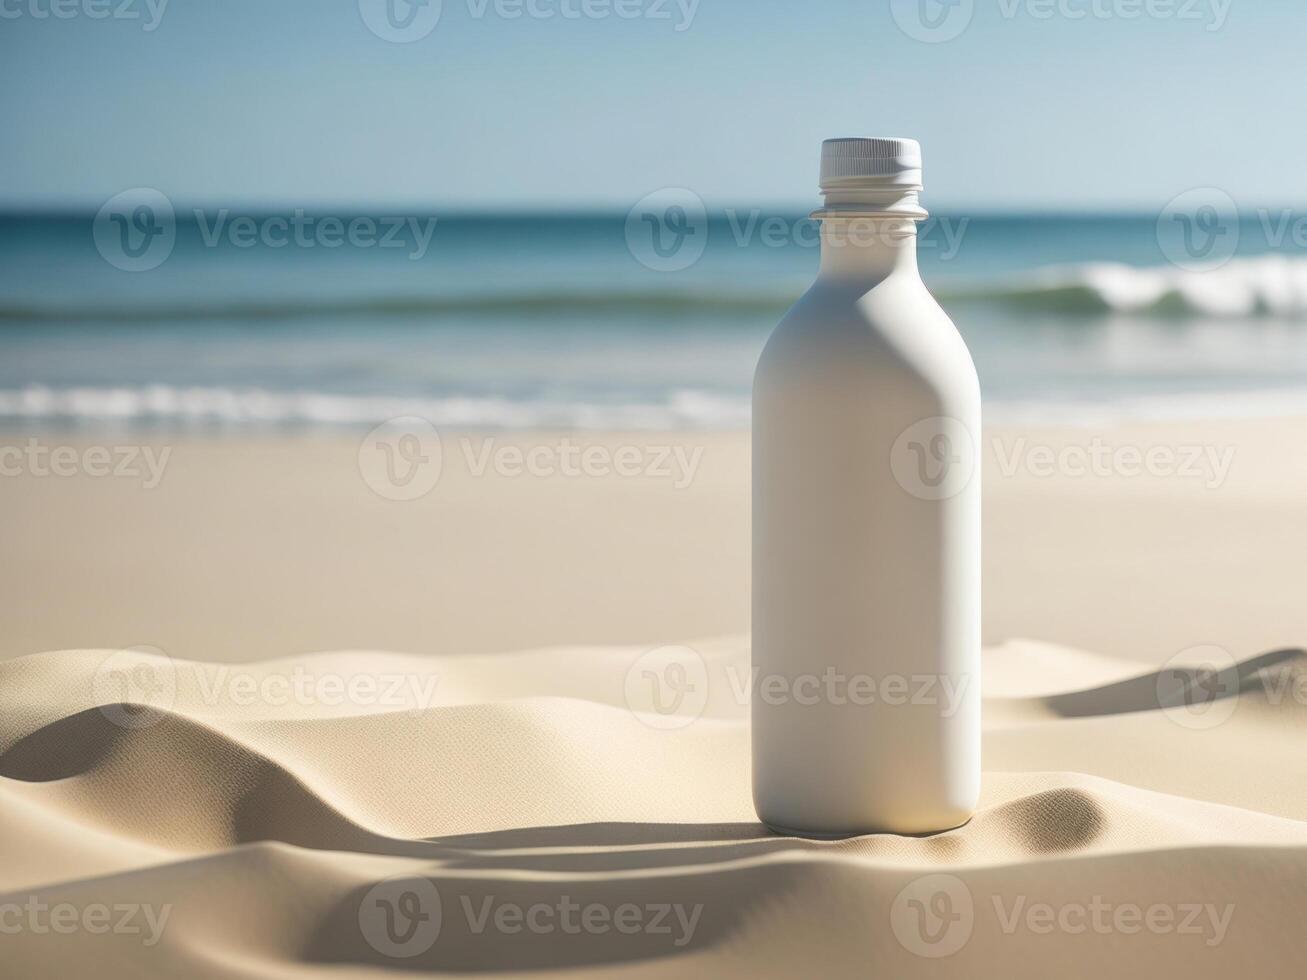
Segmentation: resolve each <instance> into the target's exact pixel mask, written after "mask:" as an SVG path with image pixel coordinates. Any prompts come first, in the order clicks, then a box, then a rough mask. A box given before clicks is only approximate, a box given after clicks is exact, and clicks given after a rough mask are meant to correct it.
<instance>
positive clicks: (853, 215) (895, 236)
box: [812, 186, 927, 281]
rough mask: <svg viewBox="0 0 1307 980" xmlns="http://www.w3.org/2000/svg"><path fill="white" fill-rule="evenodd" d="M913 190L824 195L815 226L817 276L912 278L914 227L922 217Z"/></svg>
mask: <svg viewBox="0 0 1307 980" xmlns="http://www.w3.org/2000/svg"><path fill="white" fill-rule="evenodd" d="M917 193H918V192H917V188H915V187H912V188H899V187H884V186H876V187H866V186H859V187H848V188H841V189H838V190H837V189H827V190H826V191H825V198H826V204H825V207H823V208H821V209H819V210H817V211H814V212H813V213H812V217H813V218H815V219H817V220H818V221H820V222H821V275H822V276H824V277H826V278H836V279H854V280H862V281H866V280H880V279H883V278H885V277H886V276H888V275H890V274H891V273H896V272H897V273H901V274H907V275H914V276H915V275H918V274H919V273H918V271H917V222H918V221H921V220H922V219H924V218H925V217H926V216H927V215H926V211H925V209H924V208H922V206H921V204H920V203H919V202H918V199H917Z"/></svg>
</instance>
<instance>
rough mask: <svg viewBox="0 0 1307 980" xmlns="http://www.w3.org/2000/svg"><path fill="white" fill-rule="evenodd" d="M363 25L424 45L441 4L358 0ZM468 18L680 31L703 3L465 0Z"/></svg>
mask: <svg viewBox="0 0 1307 980" xmlns="http://www.w3.org/2000/svg"><path fill="white" fill-rule="evenodd" d="M358 6H359V15H360V16H361V17H362V18H363V23H364V24H365V25H367V28H368V30H370V31H371V32H372V33H373V34H375V35H376V36H377V37H379V38H381V39H382V40H383V41H389V42H391V43H392V44H411V43H413V42H414V41H420V40H422V39H423V38H424V37H426V36H428V35H429V34H430V33H431V32H432V31H434V30H435V29H436V25H437V24H439V23H440V17H441V14H442V12H443V9H444V4H443V2H442V0H358ZM464 6H465V7H466V11H465V12H466V15H467V17H468V18H469V19H470V20H474V21H480V20H484V19H485V18H486V17H496V18H498V19H500V20H507V21H516V20H537V21H552V20H561V21H577V20H609V19H615V20H625V21H633V20H643V21H653V22H669V23H671V24H672V30H673V31H675V32H676V33H678V34H679V33H681V32H682V31H686V30H688V29H689V28H690V25H691V24H692V23H694V16H695V14H696V13H697V11H698V9H699V0H465V4H464Z"/></svg>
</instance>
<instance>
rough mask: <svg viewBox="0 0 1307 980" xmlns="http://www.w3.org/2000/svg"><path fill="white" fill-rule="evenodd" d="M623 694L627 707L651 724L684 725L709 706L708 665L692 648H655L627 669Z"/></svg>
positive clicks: (662, 725) (670, 727)
mask: <svg viewBox="0 0 1307 980" xmlns="http://www.w3.org/2000/svg"><path fill="white" fill-rule="evenodd" d="M623 694H624V696H625V698H626V706H627V707H628V708H629V709H630V710H631V712H632V713H633V714H634V715H635V716H636V717H637V718H639V719H640V720H641V721H643V722H644V723H645V724H646V725H648V726H649V727H651V728H658V729H663V730H668V729H675V728H684V727H685V726H687V725H690V724H693V723H694V722H695V721H696V720H697V719H698V718H699V716H700V715H702V714H703V711H704V708H706V707H707V706H708V664H707V663H706V662H705V661H704V659H703V656H702V654H700V653H699V651H698V650H695V649H694V648H693V647H687V646H663V647H656V648H655V649H653V650H648V651H646V652H645V653H643V654H641V655H640V656H639V657H638V658H636V660H635V662H634V663H633V664H631V666H630V667H629V668H628V669H627V671H626V680H625V684H624V685H623Z"/></svg>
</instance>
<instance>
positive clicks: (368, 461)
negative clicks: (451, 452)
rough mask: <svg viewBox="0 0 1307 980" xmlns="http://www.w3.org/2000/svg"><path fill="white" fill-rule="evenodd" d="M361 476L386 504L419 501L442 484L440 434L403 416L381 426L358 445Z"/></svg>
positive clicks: (416, 418) (419, 420) (420, 420)
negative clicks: (388, 501) (394, 501)
mask: <svg viewBox="0 0 1307 980" xmlns="http://www.w3.org/2000/svg"><path fill="white" fill-rule="evenodd" d="M358 467H359V473H360V474H361V475H362V477H363V482H364V483H366V484H367V485H368V486H369V487H370V488H371V489H372V491H373V492H374V493H376V494H377V495H378V496H381V497H384V498H385V499H386V500H417V499H418V498H419V497H425V496H426V495H427V494H429V493H430V492H431V491H432V490H434V489H435V486H436V484H437V483H439V482H440V474H441V470H442V468H443V454H442V450H441V443H440V433H439V432H437V431H436V427H435V426H434V425H432V424H431V423H430V422H429V421H427V420H426V419H424V418H420V417H419V416H416V415H404V416H400V417H399V418H393V419H390V420H388V421H386V422H383V423H381V425H379V426H377V427H376V428H375V429H373V430H372V431H371V432H369V433H368V434H367V436H365V437H364V439H363V442H362V443H360V444H359V452H358Z"/></svg>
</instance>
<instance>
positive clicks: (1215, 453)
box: [992, 436, 1236, 490]
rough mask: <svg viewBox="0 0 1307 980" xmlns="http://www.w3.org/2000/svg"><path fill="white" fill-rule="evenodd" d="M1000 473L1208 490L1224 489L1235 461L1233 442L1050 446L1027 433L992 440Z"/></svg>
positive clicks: (1095, 439)
mask: <svg viewBox="0 0 1307 980" xmlns="http://www.w3.org/2000/svg"><path fill="white" fill-rule="evenodd" d="M992 446H993V449H994V455H995V457H996V458H997V460H998V470H999V473H1000V474H1001V475H1002V476H1004V477H1014V476H1016V475H1017V474H1018V473H1021V472H1025V473H1027V474H1029V475H1030V476H1033V477H1036V478H1048V477H1054V476H1064V477H1071V478H1081V477H1091V478H1100V479H1106V478H1110V477H1125V478H1127V479H1128V478H1133V477H1140V476H1151V477H1157V478H1162V479H1180V480H1194V481H1198V482H1201V483H1202V485H1203V487H1204V488H1205V489H1208V490H1216V489H1218V488H1220V487H1221V486H1222V485H1223V484H1224V483H1225V480H1226V478H1227V477H1228V476H1229V475H1230V469H1231V467H1232V466H1233V465H1234V459H1235V452H1236V450H1235V447H1234V446H1214V445H1209V444H1198V443H1195V444H1183V445H1166V444H1161V443H1157V444H1152V445H1134V444H1129V443H1121V444H1114V443H1111V442H1109V441H1108V440H1106V439H1104V438H1102V437H1101V436H1094V437H1093V438H1092V439H1091V440H1089V442H1088V443H1087V444H1084V445H1064V446H1050V445H1043V444H1040V443H1036V442H1033V441H1031V440H1029V439H1027V438H1026V437H1025V436H1018V437H1016V438H1013V439H1008V438H1004V437H995V438H994V439H993V440H992Z"/></svg>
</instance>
